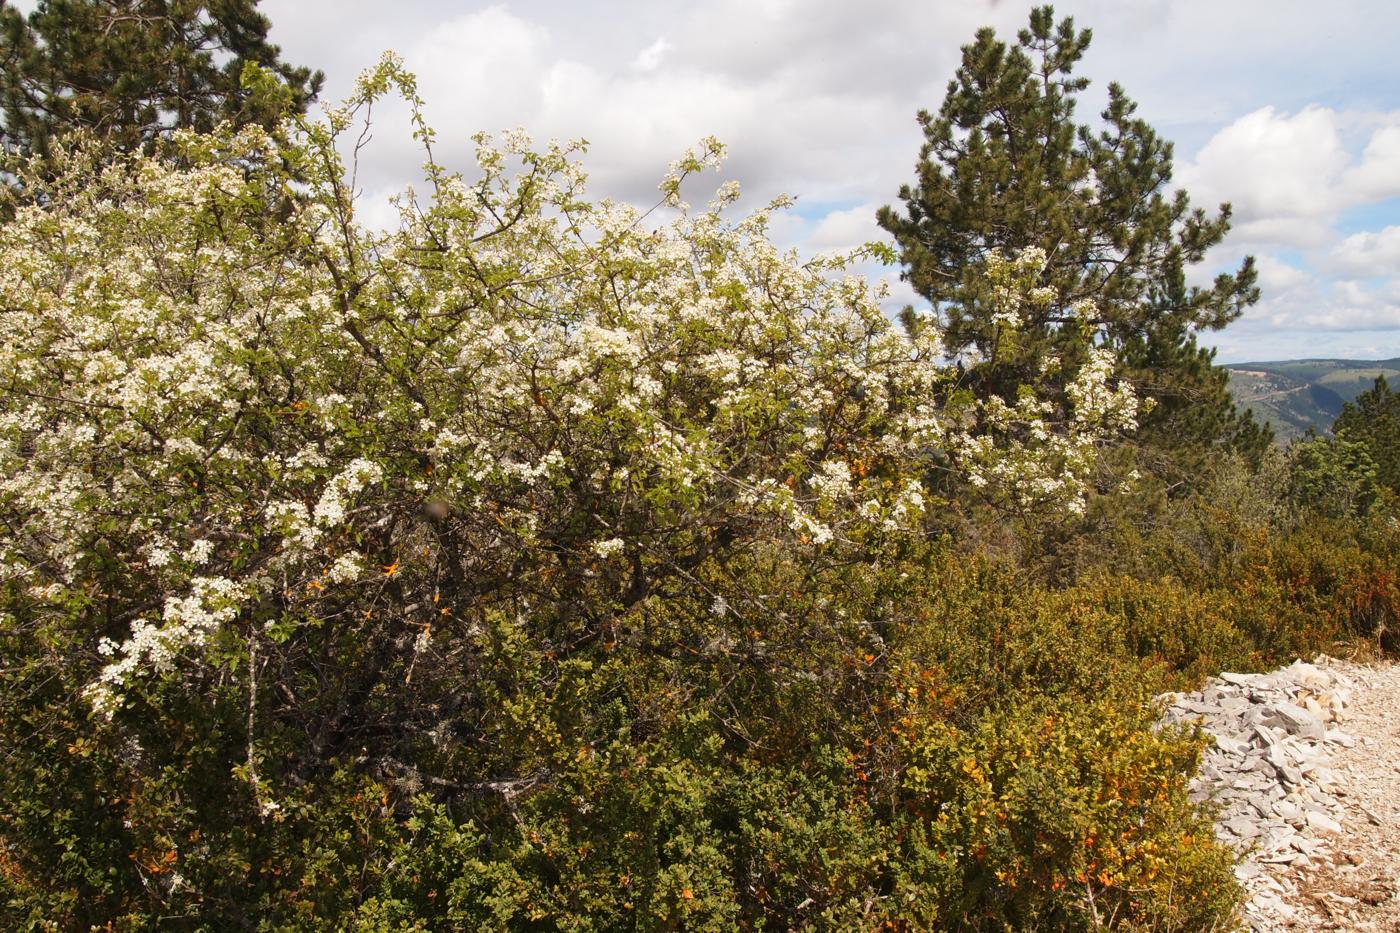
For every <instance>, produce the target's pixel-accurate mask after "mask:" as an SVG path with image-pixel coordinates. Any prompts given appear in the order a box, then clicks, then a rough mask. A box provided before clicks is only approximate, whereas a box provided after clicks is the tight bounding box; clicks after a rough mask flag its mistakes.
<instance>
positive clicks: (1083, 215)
mask: <svg viewBox="0 0 1400 933" xmlns="http://www.w3.org/2000/svg"><path fill="white" fill-rule="evenodd" d="M1091 35H1092V34H1091V32H1090V31H1089V30H1087V29H1086V30H1076V29H1075V28H1074V21H1073V19H1071V18H1065V19H1062V20H1060V21H1059V22H1056V20H1055V17H1054V11H1053V9H1052V8H1051V7H1048V6H1046V7H1040V8H1037V9H1035V10H1034V11H1032V13H1031V16H1030V25H1029V28H1028V29H1024V30H1021V32H1020V33H1019V35H1018V41H1017V43H1016V44H1014V45H1008V44H1007V43H1005V42H1002V41H1001V40H999V39H997V37H996V34H995V32H994V31H993V30H991V29H989V28H988V29H983V30H981V31H979V32H978V34H977V38H976V41H975V42H973V43H972V44H970V45H967V46H964V47H963V54H962V64H961V66H960V67H959V68H958V70H957V72H956V75H955V77H954V78H953V80H952V81H951V82H950V83H949V85H948V93H947V96H946V98H945V99H944V101H943V105H942V107H941V108H940V110H939V112H938V114H937V115H936V116H935V115H933V114H930V113H928V112H927V111H924V112H921V113H920V114H919V122H920V123H921V124H922V125H923V127H924V136H925V142H924V144H923V146H922V148H921V149H920V152H919V161H918V163H917V166H916V172H917V180H916V182H915V183H914V184H913V185H905V186H903V187H902V188H901V189H900V192H899V198H900V200H901V201H902V202H903V210H902V211H901V210H896V209H895V208H893V207H885V208H882V209H881V210H880V212H879V215H878V219H879V223H880V225H881V226H882V227H883V228H884V229H886V230H888V231H889V232H890V233H891V234H893V235H894V238H895V241H896V243H897V246H898V250H899V255H900V259H901V262H902V263H903V264H904V266H905V278H906V279H907V280H908V281H909V282H910V283H911V284H912V286H913V287H914V290H915V291H916V292H918V293H919V294H920V295H922V296H923V297H924V298H926V299H928V301H929V302H930V303H932V305H933V306H934V308H935V310H936V311H937V313H938V315H939V316H940V318H941V319H942V321H943V322H944V324H945V325H946V328H947V337H946V343H947V349H948V351H949V352H951V353H955V354H962V353H966V352H968V351H969V350H975V351H976V352H978V353H980V354H981V355H982V356H983V357H986V358H990V359H991V360H992V362H993V363H994V366H992V367H991V368H990V369H989V370H986V371H989V372H991V373H993V374H994V376H993V378H992V380H990V381H989V382H988V383H984V384H983V385H981V386H979V387H978V388H979V389H980V390H981V391H985V392H996V393H998V394H1006V393H1011V392H1014V391H1015V389H1016V387H1017V386H1018V385H1021V384H1040V383H1042V382H1043V381H1044V380H1045V379H1046V378H1047V377H1045V376H1044V375H1042V372H1041V371H1042V368H1043V367H1042V362H1043V361H1044V360H1046V359H1047V358H1050V357H1059V358H1062V359H1074V358H1075V357H1076V356H1078V355H1080V354H1082V353H1083V351H1084V349H1085V347H1086V346H1087V345H1088V344H1090V343H1094V342H1096V343H1099V344H1102V345H1106V346H1108V347H1110V348H1111V349H1113V350H1115V351H1116V352H1117V353H1118V354H1119V356H1120V359H1121V360H1122V361H1123V363H1124V364H1125V366H1126V368H1127V372H1128V375H1129V377H1130V378H1131V379H1133V381H1134V382H1135V383H1136V384H1137V386H1138V388H1139V389H1140V390H1141V391H1142V392H1143V394H1145V395H1150V396H1153V397H1155V398H1156V400H1157V406H1156V408H1155V410H1154V411H1153V413H1152V414H1151V415H1149V416H1148V417H1147V418H1146V419H1145V422H1144V425H1143V431H1142V434H1141V440H1142V443H1143V444H1144V445H1145V446H1146V447H1148V448H1154V449H1157V450H1156V452H1157V454H1160V456H1158V457H1157V459H1158V460H1160V461H1161V463H1160V466H1161V471H1162V472H1165V473H1168V474H1174V475H1173V476H1172V480H1173V481H1175V480H1176V479H1177V478H1179V475H1180V474H1182V473H1184V472H1186V471H1187V470H1188V469H1189V468H1190V467H1189V466H1188V463H1187V462H1183V453H1184V451H1185V450H1186V449H1187V448H1191V449H1194V450H1195V452H1196V453H1200V452H1201V450H1202V449H1209V448H1211V447H1217V446H1226V447H1231V448H1234V449H1237V450H1242V451H1243V452H1245V453H1247V454H1251V455H1257V454H1258V453H1259V452H1261V451H1262V449H1263V448H1264V447H1266V446H1267V445H1268V443H1269V440H1270V433H1269V432H1268V430H1267V429H1266V428H1264V427H1262V426H1260V425H1258V424H1256V423H1254V422H1253V421H1252V419H1251V418H1250V417H1249V415H1248V413H1240V412H1237V411H1236V410H1235V407H1234V404H1233V402H1232V400H1231V398H1230V395H1229V393H1228V391H1227V389H1226V377H1225V373H1223V372H1222V371H1221V370H1219V369H1217V368H1216V367H1214V366H1213V365H1212V363H1213V352H1212V351H1210V350H1208V349H1204V348H1201V347H1199V346H1197V344H1196V334H1197V333H1198V332H1199V331H1201V330H1206V329H1218V328H1221V327H1224V326H1225V325H1226V324H1228V323H1230V322H1231V321H1233V320H1235V319H1236V318H1237V317H1238V316H1239V315H1240V314H1241V312H1242V311H1243V310H1244V308H1245V307H1247V306H1248V305H1250V304H1253V303H1254V302H1255V301H1257V300H1258V297H1259V292H1258V289H1257V288H1256V286H1255V279H1256V274H1255V268H1254V261H1253V259H1252V257H1251V258H1246V259H1245V260H1244V262H1243V264H1242V265H1241V266H1240V267H1239V269H1238V270H1237V271H1235V272H1234V273H1232V274H1222V275H1219V276H1217V277H1216V278H1215V280H1214V282H1213V284H1212V285H1211V286H1210V287H1208V288H1201V287H1195V286H1188V285H1187V283H1186V270H1187V268H1188V267H1189V266H1191V265H1193V264H1196V263H1199V262H1201V261H1202V260H1203V259H1204V257H1205V254H1206V251H1207V250H1208V249H1210V247H1212V246H1214V245H1215V244H1217V243H1219V242H1220V241H1221V239H1222V238H1223V237H1224V236H1225V234H1226V232H1227V231H1228V230H1229V225H1230V207H1229V205H1228V204H1223V205H1221V207H1220V212H1219V213H1218V214H1217V215H1215V216H1213V217H1211V216H1208V215H1207V214H1206V213H1205V212H1204V211H1202V210H1200V209H1194V208H1192V207H1191V204H1190V200H1189V197H1188V196H1187V194H1186V193H1185V192H1184V191H1176V192H1175V193H1171V192H1169V191H1168V189H1167V186H1168V184H1169V183H1170V181H1171V177H1172V144H1171V143H1170V142H1168V141H1166V140H1163V139H1161V138H1160V137H1159V136H1158V135H1157V133H1156V132H1155V131H1154V130H1153V129H1152V128H1151V127H1150V126H1149V125H1148V124H1147V123H1146V122H1145V121H1143V120H1141V119H1139V118H1138V117H1137V116H1136V115H1135V114H1136V109H1137V105H1136V104H1134V103H1133V102H1132V101H1131V100H1130V99H1129V98H1128V96H1127V95H1126V94H1125V93H1124V91H1123V89H1122V88H1121V87H1120V86H1119V85H1118V84H1116V83H1115V84H1110V85H1109V88H1108V105H1107V107H1106V108H1105V109H1104V111H1103V112H1102V115H1101V116H1102V129H1100V130H1098V131H1097V132H1096V131H1095V130H1093V129H1091V128H1090V127H1089V126H1087V125H1081V124H1078V123H1076V121H1075V106H1076V102H1077V96H1078V95H1079V94H1080V93H1081V92H1083V91H1084V90H1085V89H1086V88H1087V87H1088V85H1089V82H1088V80H1087V79H1085V78H1082V77H1077V76H1075V75H1074V73H1073V72H1074V68H1075V66H1076V65H1077V64H1078V62H1079V61H1080V59H1081V58H1082V56H1083V54H1084V51H1085V49H1086V48H1087V47H1088V45H1089V42H1090V39H1091ZM1033 247H1038V248H1040V249H1043V250H1044V251H1045V254H1046V265H1045V269H1044V271H1043V273H1042V274H1041V282H1040V284H1041V285H1043V286H1046V287H1048V288H1049V289H1050V290H1051V291H1052V293H1053V294H1054V295H1055V296H1056V297H1055V298H1054V300H1052V301H1051V302H1050V303H1048V304H1047V305H1045V306H1044V307H1042V308H1039V309H1034V310H1033V311H1031V313H1030V314H1029V319H1028V320H1025V321H1024V323H1025V328H1024V331H1023V333H1021V334H1020V335H1018V336H1017V338H1016V340H1015V341H1008V340H1005V339H1002V337H1003V335H1002V328H1001V327H1000V326H999V325H998V323H997V322H996V320H995V318H994V314H995V312H996V310H997V309H996V307H995V306H994V305H993V303H992V301H993V297H994V296H992V295H990V294H988V290H987V288H986V286H985V284H984V280H985V275H984V271H983V270H984V264H985V262H986V258H987V257H988V256H989V255H990V254H994V253H995V254H999V255H1001V256H1003V257H1009V256H1012V255H1015V254H1017V253H1019V252H1021V251H1023V250H1026V249H1028V248H1033ZM906 320H907V321H908V322H910V323H911V324H912V323H913V321H914V319H913V316H912V313H910V314H908V315H906ZM1148 459H1149V460H1151V459H1153V458H1152V457H1149V458H1148ZM1195 459H1197V457H1196V456H1195V455H1194V454H1192V455H1186V456H1185V457H1184V461H1191V460H1195Z"/></svg>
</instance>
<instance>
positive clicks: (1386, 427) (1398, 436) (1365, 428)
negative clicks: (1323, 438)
mask: <svg viewBox="0 0 1400 933" xmlns="http://www.w3.org/2000/svg"><path fill="white" fill-rule="evenodd" d="M1332 431H1333V433H1335V434H1336V435H1337V436H1338V437H1342V438H1345V439H1346V440H1350V441H1357V442H1360V443H1364V444H1365V445H1366V446H1367V448H1369V450H1370V454H1371V458H1372V459H1373V460H1375V462H1376V467H1377V475H1376V479H1377V481H1378V482H1379V483H1380V484H1381V485H1382V486H1386V487H1388V488H1390V489H1391V490H1392V491H1394V492H1396V493H1400V393H1397V392H1396V391H1395V390H1393V389H1391V387H1390V384H1389V383H1387V382H1386V379H1385V376H1377V377H1376V384H1375V385H1374V386H1372V387H1371V388H1370V389H1368V390H1366V391H1365V392H1362V393H1361V394H1360V395H1358V396H1357V397H1356V401H1354V402H1348V403H1347V404H1346V406H1345V407H1344V408H1343V409H1342V413H1341V414H1340V415H1338V416H1337V421H1336V423H1335V424H1333V425H1332Z"/></svg>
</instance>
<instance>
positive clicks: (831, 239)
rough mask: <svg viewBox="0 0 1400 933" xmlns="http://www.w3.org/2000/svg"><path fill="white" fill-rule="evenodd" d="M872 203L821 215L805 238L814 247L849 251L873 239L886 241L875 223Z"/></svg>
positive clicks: (887, 235)
mask: <svg viewBox="0 0 1400 933" xmlns="http://www.w3.org/2000/svg"><path fill="white" fill-rule="evenodd" d="M876 209H877V205H875V204H860V205H858V206H856V207H852V208H848V209H846V210H842V211H832V212H831V213H829V214H827V215H826V216H825V217H823V218H822V219H821V220H820V221H819V222H818V223H817V224H816V226H815V227H814V228H813V229H812V232H811V233H810V234H809V235H808V237H807V245H808V247H809V248H811V249H814V250H848V249H854V248H855V247H858V246H862V245H864V244H866V243H869V242H870V241H872V240H888V239H889V234H887V233H885V231H883V230H881V229H880V226H879V224H877V223H875V211H876Z"/></svg>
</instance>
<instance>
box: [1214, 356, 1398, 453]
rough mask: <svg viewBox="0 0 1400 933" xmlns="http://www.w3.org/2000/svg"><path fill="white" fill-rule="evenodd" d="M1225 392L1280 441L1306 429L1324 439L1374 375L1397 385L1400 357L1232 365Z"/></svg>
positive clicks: (1374, 377) (1300, 434) (1366, 387)
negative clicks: (1266, 424)
mask: <svg viewBox="0 0 1400 933" xmlns="http://www.w3.org/2000/svg"><path fill="white" fill-rule="evenodd" d="M1225 368H1226V370H1228V371H1229V373H1230V392H1231V394H1232V395H1234V397H1235V401H1236V402H1237V403H1239V404H1241V405H1243V406H1245V407H1246V408H1248V409H1249V410H1250V411H1252V412H1254V417H1256V418H1259V419H1260V420H1263V421H1267V422H1269V423H1270V424H1272V425H1273V426H1274V434H1275V436H1276V437H1277V438H1278V440H1279V441H1280V442H1283V443H1287V442H1288V441H1290V440H1293V439H1294V438H1296V437H1301V436H1302V435H1304V434H1306V433H1307V432H1308V429H1310V428H1311V429H1312V430H1314V431H1316V432H1317V433H1318V434H1325V433H1327V431H1328V430H1330V429H1331V427H1332V422H1333V421H1335V420H1336V418H1337V415H1339V414H1341V411H1342V405H1343V404H1344V403H1346V402H1350V401H1351V400H1352V399H1354V398H1356V397H1357V396H1358V395H1360V394H1361V393H1362V392H1365V391H1366V390H1367V389H1369V388H1371V386H1372V385H1373V384H1374V383H1375V381H1376V377H1377V376H1385V377H1386V379H1388V380H1390V381H1392V382H1400V358H1397V359H1393V360H1284V361H1281V362H1272V363H1232V364H1230V365H1229V366H1226V367H1225Z"/></svg>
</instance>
